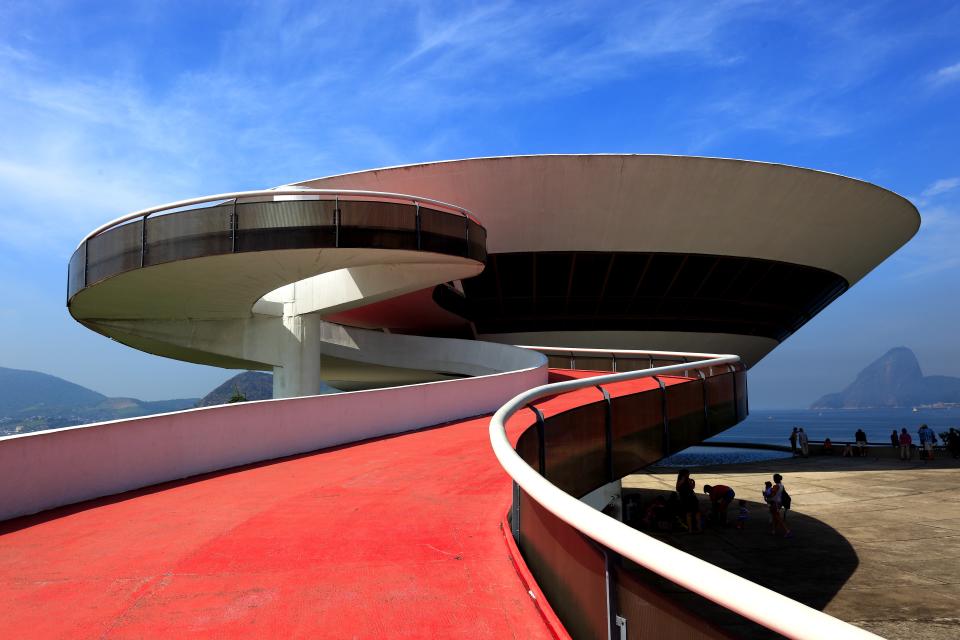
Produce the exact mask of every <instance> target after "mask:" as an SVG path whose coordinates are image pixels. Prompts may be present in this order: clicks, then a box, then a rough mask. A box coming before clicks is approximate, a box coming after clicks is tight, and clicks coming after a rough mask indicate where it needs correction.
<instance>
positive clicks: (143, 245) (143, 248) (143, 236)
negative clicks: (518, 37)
mask: <svg viewBox="0 0 960 640" xmlns="http://www.w3.org/2000/svg"><path fill="white" fill-rule="evenodd" d="M147 215H149V214H147ZM146 253H147V216H143V219H142V220H140V268H141V269H142V268H143V261H144V256H145V255H146Z"/></svg>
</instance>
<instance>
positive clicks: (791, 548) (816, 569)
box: [623, 489, 859, 639]
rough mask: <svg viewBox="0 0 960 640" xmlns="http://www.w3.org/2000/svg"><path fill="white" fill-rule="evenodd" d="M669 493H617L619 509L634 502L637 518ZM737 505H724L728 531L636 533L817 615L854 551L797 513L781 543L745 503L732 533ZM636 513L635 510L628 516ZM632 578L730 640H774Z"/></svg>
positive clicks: (668, 589)
mask: <svg viewBox="0 0 960 640" xmlns="http://www.w3.org/2000/svg"><path fill="white" fill-rule="evenodd" d="M669 495H670V492H669V491H664V490H656V489H624V491H623V497H624V501H625V502H635V501H637V500H639V503H640V505H641V506H640V512H639V513H640V514H642V513H643V511H644V510H645V509H646V507H647V505H649V504H651V503H652V502H653V501H654V499H655V498H656V497H658V496H662V497H664V498H667V497H668V496H669ZM699 499H700V507H701V511H702V512H703V513H704V514H705V515H706V514H707V513H708V512H709V508H710V505H709V501H708V500H707V499H706V497H705V496H700V497H699ZM737 508H738V503H737V501H734V503H733V504H732V505H731V507H730V510H729V514H728V519H729V522H730V525H729V526H727V527H722V526H719V525H715V524H710V523H706V522H705V527H704V532H703V533H702V534H696V533H688V532H685V531H682V530H679V528H678V527H674V528H673V530H671V531H660V530H656V529H643V528H641V526H640V523H639V522H637V520H636V519H631V524H636V525H637V528H641V530H643V531H644V532H645V533H647V534H648V535H651V536H653V537H654V538H657V539H658V540H661V541H662V542H665V543H667V544H669V545H671V546H673V547H676V548H678V549H680V550H682V551H685V552H686V553H689V554H690V555H693V556H695V557H697V558H700V559H702V560H705V561H707V562H709V563H711V564H713V565H715V566H718V567H720V568H722V569H726V570H727V571H730V572H731V573H734V574H736V575H738V576H741V577H743V578H746V579H747V580H750V581H751V582H755V583H757V584H759V585H762V586H764V587H767V588H768V589H772V590H773V591H776V592H777V593H780V594H782V595H784V596H786V597H788V598H792V599H794V600H797V601H799V602H802V603H803V604H805V605H807V606H810V607H813V608H814V609H817V610H822V609H824V607H826V606H827V604H828V603H829V602H830V601H831V600H832V599H833V597H834V596H835V595H836V594H837V592H839V591H840V589H841V588H842V587H843V585H844V584H845V583H846V582H847V580H848V579H849V578H850V576H851V575H852V574H853V572H854V571H855V570H856V568H857V566H858V564H859V561H858V558H857V554H856V551H855V550H854V548H853V546H852V545H851V544H850V543H849V542H848V541H847V540H846V538H844V537H843V536H842V535H840V533H839V532H838V531H836V530H835V529H833V528H832V527H830V526H829V525H827V524H825V523H823V522H821V521H820V520H818V519H816V518H812V517H809V516H806V515H804V514H803V513H799V512H796V511H790V512H789V513H788V515H787V520H786V521H787V524H788V526H789V527H790V529H791V530H792V532H793V537H792V538H788V539H784V538H782V537H780V536H774V535H771V534H770V525H769V512H768V510H767V505H766V504H764V503H762V502H758V501H747V508H748V510H749V518H748V519H747V521H746V522H745V524H744V528H743V529H742V530H739V529H737V528H736V527H735V526H734V524H733V523H734V522H735V521H736V515H737ZM631 511H633V512H634V513H636V511H635V509H631ZM635 568H636V570H637V572H638V573H637V575H638V576H639V577H642V578H643V579H644V580H645V581H646V582H647V583H648V584H649V585H650V586H651V587H654V588H655V589H656V590H657V591H658V592H659V593H661V594H663V595H665V596H667V597H668V598H670V599H671V600H672V601H674V602H675V603H676V604H677V605H678V606H679V607H681V608H683V609H685V610H687V611H692V612H695V613H696V614H698V615H699V616H701V617H702V618H703V619H704V620H706V621H707V622H709V623H710V624H711V625H713V626H715V627H717V628H719V629H720V630H722V631H724V632H725V633H727V634H729V635H730V636H731V637H734V638H750V639H753V638H756V639H761V638H762V639H766V638H781V637H783V636H781V635H779V634H777V633H774V632H772V631H770V630H768V629H765V628H764V627H761V626H760V625H757V624H755V623H753V622H751V621H749V620H747V619H745V618H743V617H741V616H739V615H738V614H735V613H733V612H730V611H728V610H726V609H724V608H723V607H721V606H719V605H716V604H714V603H713V602H711V601H709V600H707V599H706V598H703V597H701V596H698V595H696V594H695V593H693V592H691V591H689V590H687V589H684V588H682V587H679V586H678V585H676V584H674V583H672V582H670V581H668V580H666V579H664V578H661V577H660V576H658V575H657V574H654V573H652V572H650V571H647V570H645V569H642V568H641V567H635Z"/></svg>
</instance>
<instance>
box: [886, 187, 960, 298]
mask: <svg viewBox="0 0 960 640" xmlns="http://www.w3.org/2000/svg"><path fill="white" fill-rule="evenodd" d="M958 188H960V177H951V178H941V179H939V180H935V181H934V182H932V183H931V184H930V185H929V186H928V187H927V188H926V189H924V190H923V191H922V192H921V195H920V196H918V197H915V198H912V200H913V201H914V202H915V203H916V205H917V207H918V208H920V212H921V214H922V216H923V224H922V225H921V227H920V231H919V232H918V233H917V235H916V236H915V237H914V239H913V240H911V241H910V243H909V244H908V245H907V246H906V247H905V248H904V249H903V251H901V252H899V253H898V254H897V259H898V260H899V261H900V262H901V264H902V265H903V275H902V278H903V279H905V280H913V279H917V278H922V277H926V276H930V275H933V274H936V273H941V272H943V271H947V270H952V269H960V255H958V254H957V247H958V246H960V197H958Z"/></svg>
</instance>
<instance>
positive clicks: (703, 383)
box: [697, 369, 710, 431]
mask: <svg viewBox="0 0 960 640" xmlns="http://www.w3.org/2000/svg"><path fill="white" fill-rule="evenodd" d="M697 377H698V378H700V387H701V388H702V389H703V422H704V425H703V426H704V427H705V428H706V429H707V431H709V430H710V403H709V398H708V397H707V377H706V376H705V375H704V374H703V369H697Z"/></svg>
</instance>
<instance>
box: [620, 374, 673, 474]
mask: <svg viewBox="0 0 960 640" xmlns="http://www.w3.org/2000/svg"><path fill="white" fill-rule="evenodd" d="M611 402H612V407H611V422H610V434H611V438H612V450H613V477H614V478H622V477H624V476H626V475H629V474H631V473H633V472H634V471H637V470H638V469H642V468H643V467H645V466H647V465H648V464H650V463H652V462H655V461H656V460H659V459H660V458H662V457H663V448H664V443H663V411H662V404H663V401H662V399H661V397H660V391H659V390H655V391H647V392H644V393H634V394H630V395H626V396H620V397H618V398H613V399H612V400H611Z"/></svg>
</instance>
